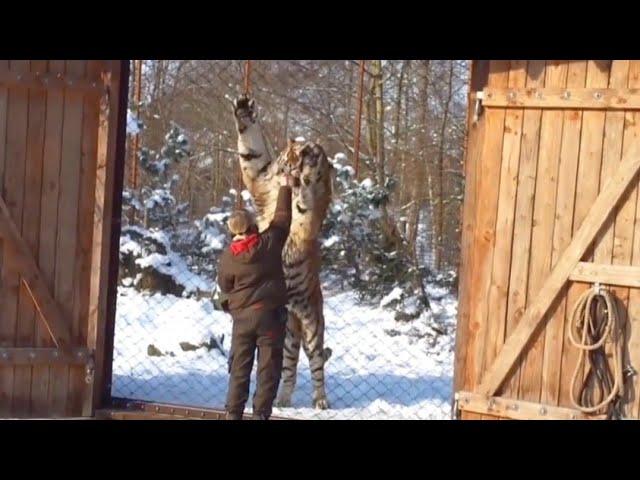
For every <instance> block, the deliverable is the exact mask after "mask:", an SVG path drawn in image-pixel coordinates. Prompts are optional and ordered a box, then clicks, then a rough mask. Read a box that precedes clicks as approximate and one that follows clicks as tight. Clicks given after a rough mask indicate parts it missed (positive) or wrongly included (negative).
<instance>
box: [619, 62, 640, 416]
mask: <svg viewBox="0 0 640 480" xmlns="http://www.w3.org/2000/svg"><path fill="white" fill-rule="evenodd" d="M629 87H631V88H638V87H640V60H632V61H631V62H630V65H629ZM638 143H640V113H639V112H628V113H627V114H626V115H625V133H624V144H623V147H622V149H623V155H624V153H625V152H626V151H627V149H629V148H631V146H632V145H637V144H638ZM634 193H635V196H636V201H635V202H634V201H633V193H632V195H630V197H629V199H628V200H627V201H628V202H629V203H631V204H632V206H631V207H627V206H626V205H623V207H622V208H621V214H622V210H625V211H626V209H627V208H629V210H635V212H634V214H633V218H634V220H633V224H634V226H633V235H632V242H631V243H632V246H633V248H632V253H631V262H630V263H631V265H633V266H636V267H637V266H640V191H639V189H638V186H637V185H636V188H635V192H634ZM625 216H626V214H625ZM617 226H618V225H617V223H616V235H617V230H618V228H617ZM614 255H615V250H614ZM627 318H628V321H627V329H626V332H625V333H626V335H625V338H626V339H627V343H628V347H627V348H626V349H625V358H624V365H627V364H628V363H630V364H631V365H632V366H633V367H634V368H635V369H636V370H637V371H640V290H638V289H632V290H630V291H629V297H628V308H627ZM626 399H627V405H626V407H627V413H628V415H629V416H630V417H633V418H639V417H640V375H638V374H636V375H635V376H633V377H632V381H631V382H628V384H627V392H626Z"/></svg>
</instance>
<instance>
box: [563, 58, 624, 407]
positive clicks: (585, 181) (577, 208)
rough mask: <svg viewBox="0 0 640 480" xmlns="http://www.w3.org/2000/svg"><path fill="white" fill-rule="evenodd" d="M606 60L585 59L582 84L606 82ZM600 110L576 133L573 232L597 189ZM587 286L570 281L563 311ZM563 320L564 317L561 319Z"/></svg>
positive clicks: (566, 377)
mask: <svg viewBox="0 0 640 480" xmlns="http://www.w3.org/2000/svg"><path fill="white" fill-rule="evenodd" d="M609 68H610V61H605V62H601V61H596V60H589V61H588V62H587V76H586V80H585V83H586V86H587V87H593V88H604V87H606V86H607V85H608V83H609ZM604 122H605V112H604V111H595V110H592V111H585V112H583V114H582V129H581V134H580V153H579V157H578V174H577V177H576V185H577V187H576V199H575V203H574V209H573V227H572V230H573V233H574V235H575V232H576V231H577V230H578V229H579V228H580V226H581V224H582V222H583V221H584V219H585V217H586V216H587V213H588V212H589V210H590V209H591V207H592V205H593V202H594V201H595V199H596V197H597V196H598V191H599V190H600V171H601V164H602V150H603V135H604ZM611 208H614V207H613V206H612V207H611ZM585 255H586V256H585V260H586V261H591V260H592V259H593V248H591V247H590V248H589V249H588V250H587V251H586V252H585ZM587 288H588V286H587V285H584V284H580V283H572V284H571V285H569V286H568V289H567V294H566V295H565V297H566V310H567V312H568V313H569V314H570V312H571V309H572V308H573V306H574V305H575V303H576V301H577V300H578V298H579V297H580V295H582V294H583V293H584V291H585V290H586V289H587ZM565 321H566V320H565ZM567 335H568V330H567V329H565V335H564V340H563V343H564V345H566V346H567V347H565V349H564V350H565V351H564V352H563V357H562V364H561V380H560V385H561V392H560V405H563V406H569V405H572V403H571V399H570V392H569V386H570V384H571V377H572V375H573V372H574V371H575V368H576V363H577V362H578V356H579V352H578V351H577V349H575V348H573V347H572V346H571V347H568V346H569V345H571V343H570V341H569V339H568V338H567Z"/></svg>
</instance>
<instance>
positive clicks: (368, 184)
mask: <svg viewBox="0 0 640 480" xmlns="http://www.w3.org/2000/svg"><path fill="white" fill-rule="evenodd" d="M360 185H361V186H362V187H363V188H366V189H369V188H373V180H371V179H370V178H365V179H364V180H363V181H362V182H360Z"/></svg>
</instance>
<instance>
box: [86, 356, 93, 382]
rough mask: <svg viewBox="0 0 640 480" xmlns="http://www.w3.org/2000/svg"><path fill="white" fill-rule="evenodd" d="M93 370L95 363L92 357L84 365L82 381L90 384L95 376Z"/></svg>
mask: <svg viewBox="0 0 640 480" xmlns="http://www.w3.org/2000/svg"><path fill="white" fill-rule="evenodd" d="M95 372H96V369H95V364H94V362H93V358H91V359H90V360H89V361H88V362H87V365H86V367H85V371H84V373H85V374H84V381H85V382H87V383H88V384H92V383H93V379H94V376H95Z"/></svg>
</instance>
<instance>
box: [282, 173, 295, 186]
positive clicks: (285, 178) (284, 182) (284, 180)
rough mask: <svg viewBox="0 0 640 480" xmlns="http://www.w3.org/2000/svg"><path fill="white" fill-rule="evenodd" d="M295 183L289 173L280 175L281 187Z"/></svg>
mask: <svg viewBox="0 0 640 480" xmlns="http://www.w3.org/2000/svg"><path fill="white" fill-rule="evenodd" d="M294 184H295V180H294V178H293V177H292V176H291V175H288V174H285V175H283V176H282V177H280V186H281V187H293V186H294Z"/></svg>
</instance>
